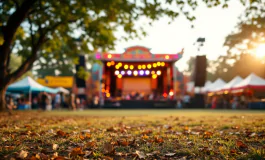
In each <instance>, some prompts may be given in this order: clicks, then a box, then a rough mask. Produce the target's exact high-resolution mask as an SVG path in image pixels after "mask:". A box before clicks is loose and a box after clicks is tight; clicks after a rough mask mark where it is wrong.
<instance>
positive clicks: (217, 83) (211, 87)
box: [205, 78, 226, 92]
mask: <svg viewBox="0 0 265 160" xmlns="http://www.w3.org/2000/svg"><path fill="white" fill-rule="evenodd" d="M224 85H226V82H225V81H224V80H222V79H221V78H218V79H217V80H216V81H214V82H213V83H212V84H210V85H208V86H207V87H205V92H215V91H217V90H218V88H220V86H224Z"/></svg>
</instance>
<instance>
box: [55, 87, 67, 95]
mask: <svg viewBox="0 0 265 160" xmlns="http://www.w3.org/2000/svg"><path fill="white" fill-rule="evenodd" d="M56 90H57V92H62V93H64V94H69V93H70V92H69V91H68V90H67V89H65V88H63V87H58V88H56Z"/></svg>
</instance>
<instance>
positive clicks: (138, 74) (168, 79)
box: [92, 46, 183, 108]
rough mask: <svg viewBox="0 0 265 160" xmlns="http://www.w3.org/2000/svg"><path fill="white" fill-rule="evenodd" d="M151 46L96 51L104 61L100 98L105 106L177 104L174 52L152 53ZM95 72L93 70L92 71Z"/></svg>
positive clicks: (148, 106)
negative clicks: (117, 51) (123, 50)
mask: <svg viewBox="0 0 265 160" xmlns="http://www.w3.org/2000/svg"><path fill="white" fill-rule="evenodd" d="M150 50H151V49H149V48H146V47H143V46H133V47H129V48H126V49H125V52H124V53H97V54H96V59H98V60H100V61H102V63H103V67H102V68H101V69H100V70H99V72H98V73H99V77H100V78H99V79H100V81H101V82H100V83H101V84H100V91H101V92H99V98H100V99H101V100H100V101H101V102H102V101H104V107H112V106H115V105H116V106H119V107H126V108H130V107H131V108H135V107H138V108H153V107H168V106H170V107H174V106H175V104H176V91H177V85H178V82H177V69H176V67H175V62H176V61H178V60H179V59H180V58H181V57H182V54H183V51H182V52H180V53H175V54H157V53H155V54H153V53H151V52H150ZM92 76H93V74H92Z"/></svg>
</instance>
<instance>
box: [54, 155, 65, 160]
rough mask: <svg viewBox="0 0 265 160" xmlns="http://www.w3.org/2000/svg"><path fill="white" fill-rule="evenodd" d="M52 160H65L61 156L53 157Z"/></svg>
mask: <svg viewBox="0 0 265 160" xmlns="http://www.w3.org/2000/svg"><path fill="white" fill-rule="evenodd" d="M54 160H65V158H64V157H62V156H58V157H55V158H54Z"/></svg>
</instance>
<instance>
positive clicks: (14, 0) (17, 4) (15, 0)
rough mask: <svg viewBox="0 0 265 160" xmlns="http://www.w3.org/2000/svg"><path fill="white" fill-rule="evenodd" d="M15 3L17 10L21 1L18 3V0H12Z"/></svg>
mask: <svg viewBox="0 0 265 160" xmlns="http://www.w3.org/2000/svg"><path fill="white" fill-rule="evenodd" d="M12 1H13V2H14V3H15V5H16V8H17V10H18V9H19V3H18V1H17V0H12Z"/></svg>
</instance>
